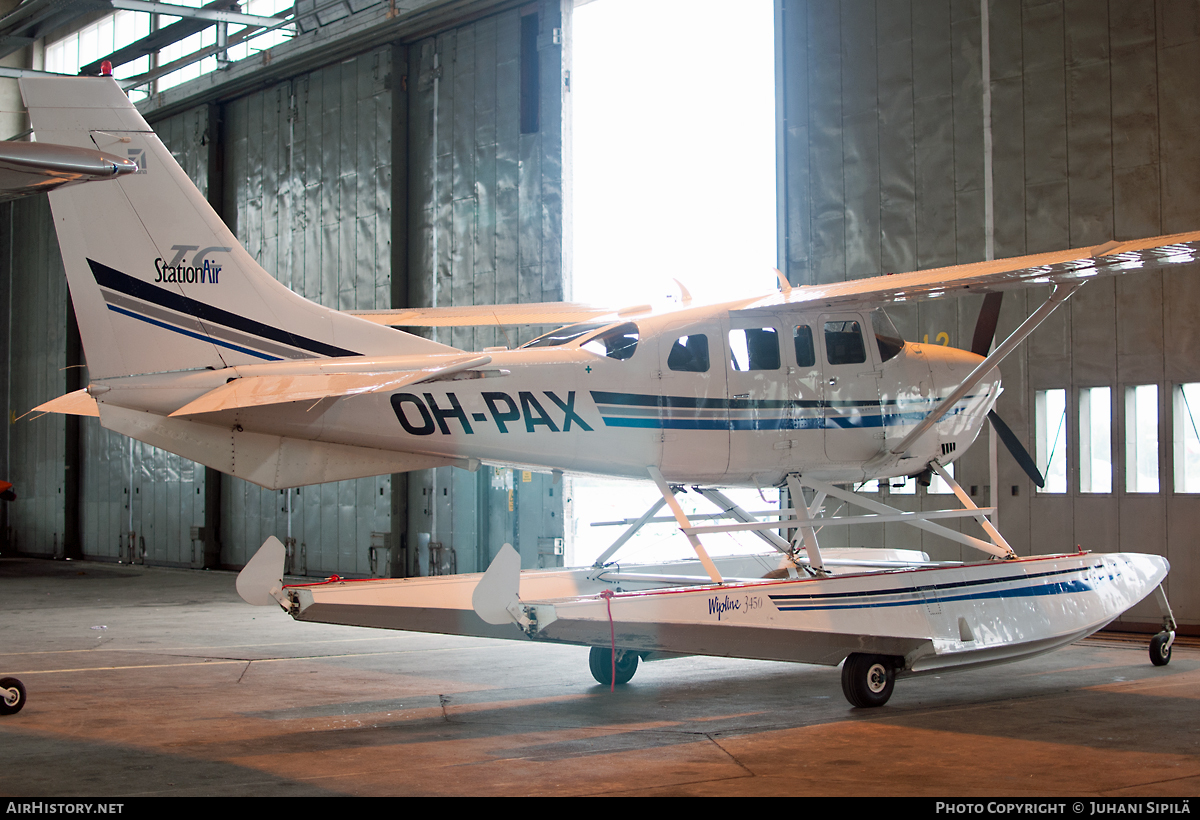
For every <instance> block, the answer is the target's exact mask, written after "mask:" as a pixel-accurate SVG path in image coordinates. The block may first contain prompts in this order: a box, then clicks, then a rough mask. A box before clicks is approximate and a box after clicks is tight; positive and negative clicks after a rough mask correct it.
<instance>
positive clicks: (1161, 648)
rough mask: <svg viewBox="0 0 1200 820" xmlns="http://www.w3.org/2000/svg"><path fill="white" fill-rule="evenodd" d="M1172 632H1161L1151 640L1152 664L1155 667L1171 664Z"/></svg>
mask: <svg viewBox="0 0 1200 820" xmlns="http://www.w3.org/2000/svg"><path fill="white" fill-rule="evenodd" d="M1174 637H1175V636H1174V635H1172V634H1171V633H1170V632H1159V633H1158V634H1157V635H1155V636H1154V637H1153V638H1152V639H1151V640H1150V663H1152V664H1154V665H1155V666H1166V665H1167V664H1168V663H1170V662H1171V645H1172V644H1173V643H1174V641H1173V640H1172V638H1174Z"/></svg>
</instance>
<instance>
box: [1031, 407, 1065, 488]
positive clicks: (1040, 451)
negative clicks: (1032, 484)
mask: <svg viewBox="0 0 1200 820" xmlns="http://www.w3.org/2000/svg"><path fill="white" fill-rule="evenodd" d="M1033 414H1034V442H1035V445H1036V446H1035V447H1034V449H1035V451H1036V452H1035V453H1034V460H1035V461H1036V462H1037V467H1038V469H1039V470H1041V473H1042V477H1043V478H1044V479H1046V486H1045V487H1042V488H1040V489H1039V490H1038V492H1042V493H1065V492H1066V491H1067V391H1066V390H1038V391H1037V392H1036V393H1035V394H1034V397H1033Z"/></svg>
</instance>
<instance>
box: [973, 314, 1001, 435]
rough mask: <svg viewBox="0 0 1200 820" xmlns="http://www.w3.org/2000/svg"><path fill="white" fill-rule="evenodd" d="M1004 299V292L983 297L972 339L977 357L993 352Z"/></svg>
mask: <svg viewBox="0 0 1200 820" xmlns="http://www.w3.org/2000/svg"><path fill="white" fill-rule="evenodd" d="M1003 299H1004V293H1003V292H1002V291H996V292H995V293H989V294H987V295H986V296H984V297H983V307H981V308H979V318H978V319H976V320H975V335H974V336H973V337H972V338H971V352H972V353H974V354H975V355H977V356H984V357H986V356H987V354H988V353H990V352H991V350H992V340H993V339H995V338H996V323H997V322H999V321H1000V302H1001V301H1003ZM1001 423H1002V424H1003V422H1001ZM1009 449H1011V448H1009Z"/></svg>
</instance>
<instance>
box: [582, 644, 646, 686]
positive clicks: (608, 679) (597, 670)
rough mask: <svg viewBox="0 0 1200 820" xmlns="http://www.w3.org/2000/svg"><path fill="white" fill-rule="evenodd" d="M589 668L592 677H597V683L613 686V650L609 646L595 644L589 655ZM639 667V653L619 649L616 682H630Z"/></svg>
mask: <svg viewBox="0 0 1200 820" xmlns="http://www.w3.org/2000/svg"><path fill="white" fill-rule="evenodd" d="M588 668H590V669H591V671H592V677H593V678H595V679H596V682H597V683H603V684H604V685H605V686H611V685H612V683H613V662H612V650H611V649H609V648H608V647H607V646H593V647H592V653H591V654H590V655H589V656H588ZM637 668H638V654H637V653H636V652H627V651H626V650H624V649H618V650H617V680H616V682H617V683H618V684H622V683H629V680H630V678H632V677H633V673H634V672H636V671H637Z"/></svg>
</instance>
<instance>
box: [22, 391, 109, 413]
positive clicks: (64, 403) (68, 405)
mask: <svg viewBox="0 0 1200 820" xmlns="http://www.w3.org/2000/svg"><path fill="white" fill-rule="evenodd" d="M29 412H31V413H62V414H63V415H66V416H99V415H100V408H99V406H97V404H96V400H95V399H94V398H92V394H91V393H89V392H88V391H87V390H86V389H85V390H76V391H74V392H72V393H68V394H67V395H65V396H59V397H58V398H57V399H51V400H50V401H48V402H45V403H44V404H39V405H38V406H37V407H35V408H33V409H32V410H30V411H29Z"/></svg>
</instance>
